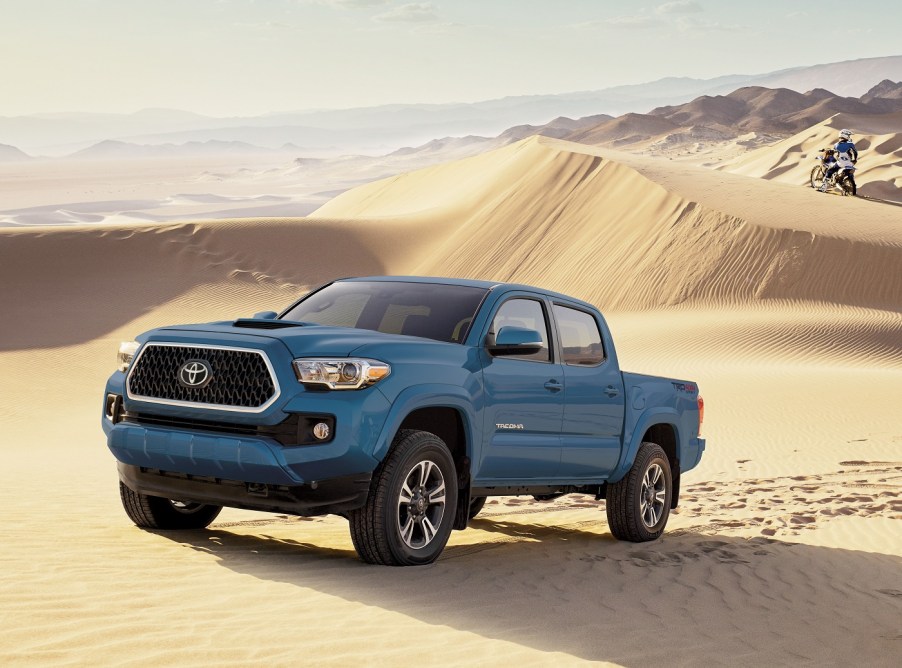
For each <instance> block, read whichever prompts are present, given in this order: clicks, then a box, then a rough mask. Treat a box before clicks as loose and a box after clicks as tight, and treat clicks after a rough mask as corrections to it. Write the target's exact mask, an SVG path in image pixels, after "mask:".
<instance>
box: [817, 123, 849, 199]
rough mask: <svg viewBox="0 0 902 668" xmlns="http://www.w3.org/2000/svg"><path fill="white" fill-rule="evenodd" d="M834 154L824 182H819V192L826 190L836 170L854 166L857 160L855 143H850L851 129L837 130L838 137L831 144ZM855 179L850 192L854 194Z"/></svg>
mask: <svg viewBox="0 0 902 668" xmlns="http://www.w3.org/2000/svg"><path fill="white" fill-rule="evenodd" d="M833 151H834V155H835V157H836V162H835V163H833V164H832V165H831V166H830V168H829V169H828V170H827V172H826V173H825V174H824V182H823V183H822V184H821V187H820V188H819V190H820V191H821V192H826V191H827V185H828V183H829V182H830V179H831V178H832V177H833V175H834V174H836V172H838V171H839V170H841V169H847V168H850V167H854V166H855V163H856V162H858V150H857V149H856V148H855V144H853V143H852V131H851V130H846V129H842V130H840V131H839V139H838V140H837V141H836V144H835V145H834V146H833ZM855 190H856V188H855V181H854V180H853V181H852V194H853V195H854V194H855Z"/></svg>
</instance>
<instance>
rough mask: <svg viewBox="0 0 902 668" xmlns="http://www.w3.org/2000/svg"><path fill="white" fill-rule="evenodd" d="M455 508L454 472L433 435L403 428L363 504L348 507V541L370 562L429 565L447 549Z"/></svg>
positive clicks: (448, 455) (444, 449) (441, 443)
mask: <svg viewBox="0 0 902 668" xmlns="http://www.w3.org/2000/svg"><path fill="white" fill-rule="evenodd" d="M456 508H457V471H456V469H455V467H454V460H453V459H452V457H451V452H450V451H449V450H448V446H447V445H445V442H444V441H442V439H440V438H439V437H438V436H436V435H435V434H431V433H429V432H426V431H415V430H412V429H403V430H401V431H400V432H398V435H397V436H396V437H395V440H394V442H393V443H392V447H391V450H389V453H388V455H387V456H386V457H385V459H384V460H383V461H382V463H381V464H380V465H379V467H378V468H377V469H376V471H375V473H374V474H373V482H372V483H371V485H370V492H369V496H368V497H367V501H366V505H365V506H364V507H363V508H360V509H358V510H354V511H351V512H350V513H349V517H348V519H349V520H350V528H351V540H352V541H353V543H354V549H355V550H357V554H358V555H359V556H360V558H361V559H362V560H363V561H365V562H367V563H369V564H382V565H385V566H418V565H422V564H431V563H432V562H433V561H435V560H436V559H437V558H438V556H439V555H440V554H441V553H442V550H443V549H445V545H446V544H447V542H448V538H449V537H450V535H451V529H452V527H453V525H454V512H455V509H456Z"/></svg>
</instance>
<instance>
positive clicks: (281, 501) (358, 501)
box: [118, 462, 372, 516]
mask: <svg viewBox="0 0 902 668" xmlns="http://www.w3.org/2000/svg"><path fill="white" fill-rule="evenodd" d="M118 466H119V479H120V480H121V481H122V482H123V483H124V484H125V485H126V487H128V488H130V489H132V490H134V491H136V492H140V493H142V494H148V495H151V496H160V497H163V498H166V499H173V500H176V501H186V502H195V503H207V504H214V505H217V506H228V507H230V508H245V509H247V510H262V511H267V512H279V513H288V514H291V515H302V516H313V515H325V514H327V513H343V512H347V511H349V510H355V509H357V508H360V507H362V506H363V505H364V504H365V503H366V498H367V494H368V493H369V488H370V480H371V478H372V474H370V473H360V474H357V475H348V476H341V477H338V478H331V479H328V480H322V481H314V482H310V483H307V484H301V485H274V484H260V483H249V482H244V481H241V480H229V479H226V478H215V477H209V476H194V475H189V474H185V473H176V472H172V471H164V470H160V469H152V468H147V467H140V466H131V465H128V464H123V463H122V462H119V464H118Z"/></svg>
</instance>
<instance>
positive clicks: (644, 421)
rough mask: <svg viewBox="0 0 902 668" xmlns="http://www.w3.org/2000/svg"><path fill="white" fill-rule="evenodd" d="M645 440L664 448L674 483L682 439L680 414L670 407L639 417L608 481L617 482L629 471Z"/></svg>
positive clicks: (677, 477)
mask: <svg viewBox="0 0 902 668" xmlns="http://www.w3.org/2000/svg"><path fill="white" fill-rule="evenodd" d="M646 441H651V442H652V443H657V444H658V445H660V446H661V448H662V449H663V450H664V453H665V454H666V455H667V460H668V462H669V463H670V468H671V472H672V473H673V476H674V482H675V483H676V481H677V480H678V479H679V466H680V458H681V455H682V446H681V443H682V440H681V438H680V416H679V414H678V413H677V412H676V411H675V410H672V409H670V410H664V411H655V412H653V413H647V414H645V415H643V416H642V417H641V418H640V419H639V421H638V422H637V423H636V427H635V429H633V433H632V438H631V440H630V442H629V445H628V446H627V447H626V448H624V452H623V455H621V457H620V462H619V463H618V464H617V468H616V469H615V470H614V472H613V473H612V474H611V477H610V478H609V479H608V482H617V481H619V480H620V479H622V478H623V477H624V476H625V475H626V474H627V473H628V472H629V470H630V467H631V466H632V465H633V462H634V461H635V460H636V454H637V453H638V452H639V448H640V447H641V446H642V443H644V442H646ZM674 489H676V485H674Z"/></svg>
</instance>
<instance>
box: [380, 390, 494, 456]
mask: <svg viewBox="0 0 902 668" xmlns="http://www.w3.org/2000/svg"><path fill="white" fill-rule="evenodd" d="M446 407H447V408H453V409H455V410H457V411H458V412H459V413H460V416H461V421H462V423H463V428H464V437H465V438H466V441H467V450H468V453H467V454H468V456H469V457H470V460H471V461H478V460H477V458H476V456H475V455H474V453H473V450H474V448H476V447H477V444H478V443H481V442H482V440H481V439H482V429H481V423H480V422H479V420H477V419H476V410H475V409H474V407H473V397H471V396H470V394H469V393H467V391H466V390H464V388H462V387H456V386H454V385H443V384H441V383H427V384H423V385H414V386H412V387H408V388H405V389H404V390H403V391H402V392H401V393H400V394H398V396H397V397H395V401H394V403H393V404H392V407H391V409H390V410H389V413H388V417H387V418H386V420H385V424H384V426H383V427H382V433H381V434H379V437H378V438H377V439H376V442H375V445H374V448H373V452H372V456H373V458H374V459H376V460H378V461H382V460H383V459H384V458H385V455H386V454H387V453H388V450H389V448H390V447H391V444H392V441H393V440H394V438H395V435H396V434H397V433H398V430H399V429H400V428H401V425H402V424H403V422H404V419H405V418H406V417H407V416H408V415H410V414H411V413H412V412H413V411H415V410H418V409H420V408H446Z"/></svg>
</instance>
